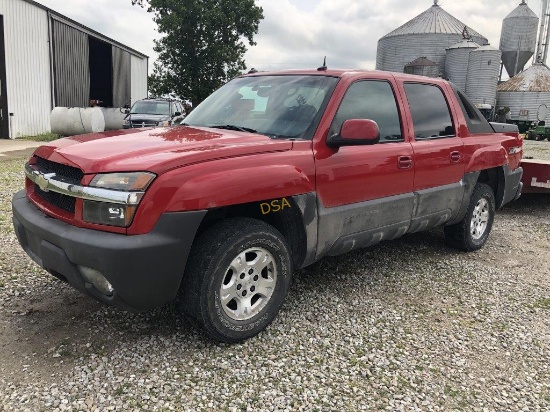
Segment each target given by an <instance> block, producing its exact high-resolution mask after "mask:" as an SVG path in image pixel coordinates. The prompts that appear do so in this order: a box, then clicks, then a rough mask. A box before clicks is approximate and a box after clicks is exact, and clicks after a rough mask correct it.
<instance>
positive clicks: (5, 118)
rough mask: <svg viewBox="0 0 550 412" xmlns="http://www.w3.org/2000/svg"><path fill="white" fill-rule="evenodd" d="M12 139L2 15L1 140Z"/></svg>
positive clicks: (0, 68) (0, 20) (0, 49)
mask: <svg viewBox="0 0 550 412" xmlns="http://www.w3.org/2000/svg"><path fill="white" fill-rule="evenodd" d="M9 137H10V124H9V113H8V95H7V88H6V50H5V47H4V16H2V15H0V138H4V139H8V138H9Z"/></svg>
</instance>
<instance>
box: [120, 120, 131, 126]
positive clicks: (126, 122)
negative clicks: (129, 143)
mask: <svg viewBox="0 0 550 412" xmlns="http://www.w3.org/2000/svg"><path fill="white" fill-rule="evenodd" d="M129 124H130V119H124V120H123V121H122V125H123V126H128V125H129Z"/></svg>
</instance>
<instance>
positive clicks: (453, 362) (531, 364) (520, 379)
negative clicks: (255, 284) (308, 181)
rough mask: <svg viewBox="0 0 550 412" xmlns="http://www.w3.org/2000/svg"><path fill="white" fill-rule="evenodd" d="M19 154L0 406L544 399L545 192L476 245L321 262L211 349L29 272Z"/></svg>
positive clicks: (186, 332) (459, 405) (192, 333)
mask: <svg viewBox="0 0 550 412" xmlns="http://www.w3.org/2000/svg"><path fill="white" fill-rule="evenodd" d="M547 145H549V146H550V143H547ZM23 163H24V160H23V155H21V157H18V156H13V157H11V158H8V159H3V160H0V184H1V187H2V191H1V192H0V233H1V238H0V239H1V240H0V245H1V247H0V410H5V411H27V410H28V411H42V410H43V411H109V410H115V411H133V410H136V411H141V410H147V411H180V410H185V411H187V410H189V411H200V410H204V411H211V410H217V411H222V410H224V411H225V410H229V411H249V410H250V411H264V410H265V411H274V410H280V411H283V410H291V411H315V410H318V411H328V410H331V411H358V410H392V411H443V410H444V411H448V410H457V411H463V410H476V411H493V410H498V411H521V410H524V411H545V410H549V409H550V366H549V365H550V316H549V315H550V283H549V280H550V257H549V248H548V244H549V241H550V196H535V195H531V196H524V197H522V198H521V199H520V200H519V201H517V202H515V203H514V204H512V205H510V206H508V207H506V208H505V209H504V210H502V211H500V212H499V213H498V215H497V217H496V219H495V226H494V228H493V232H492V234H491V237H490V240H489V242H488V244H487V246H486V247H485V248H484V249H483V250H481V251H478V252H475V253H469V254H467V253H461V252H457V251H454V250H452V249H448V248H446V247H445V246H444V244H443V233H442V230H440V229H437V230H432V231H429V232H425V233H419V234H414V235H409V236H405V237H403V238H401V239H399V240H396V241H392V242H386V243H382V244H380V245H378V246H376V247H371V248H368V249H364V250H360V251H356V252H353V253H349V254H347V255H344V256H341V257H337V258H326V259H323V260H322V261H321V262H318V263H317V264H315V265H313V266H311V267H309V268H306V269H304V270H301V271H299V272H298V273H296V274H295V277H294V283H293V286H292V288H291V291H290V294H289V296H288V299H287V301H286V304H285V306H284V307H283V309H282V311H281V313H280V314H279V316H278V318H277V319H276V320H275V322H274V323H273V324H272V325H271V326H270V327H269V328H268V330H266V331H265V332H263V333H262V334H260V335H259V336H258V337H256V338H253V339H251V340H249V341H247V342H246V343H244V344H239V345H223V344H216V343H213V342H211V341H210V340H208V339H207V338H205V337H203V336H202V335H201V334H200V333H198V332H197V331H196V330H194V329H193V328H192V327H191V326H190V325H189V324H188V323H186V322H185V321H184V320H181V319H180V317H179V316H178V314H177V312H176V310H175V308H174V307H173V306H167V307H164V308H161V309H158V310H154V311H151V312H147V313H143V314H132V313H126V312H123V311H121V310H118V309H114V308H109V307H105V306H102V305H101V304H99V303H97V302H95V301H93V300H91V299H89V298H87V297H84V296H81V295H80V294H79V293H78V292H75V291H73V290H72V289H71V288H69V287H67V286H65V285H64V284H62V283H61V282H59V281H57V280H55V279H54V278H53V277H51V276H49V275H48V274H46V273H45V272H43V271H42V270H40V269H39V268H37V267H36V265H34V264H33V263H32V262H31V261H30V259H29V258H27V256H26V255H25V254H24V253H23V252H22V251H21V250H20V248H19V246H18V244H17V240H16V238H15V236H14V234H13V230H12V228H11V221H10V220H11V213H10V199H11V196H12V194H13V193H14V192H15V191H17V190H19V188H21V187H22V186H23V177H22V173H21V168H22V166H23Z"/></svg>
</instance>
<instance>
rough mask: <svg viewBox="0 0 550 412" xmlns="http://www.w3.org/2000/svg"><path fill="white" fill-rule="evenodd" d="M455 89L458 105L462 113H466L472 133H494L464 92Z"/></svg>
mask: <svg viewBox="0 0 550 412" xmlns="http://www.w3.org/2000/svg"><path fill="white" fill-rule="evenodd" d="M453 89H454V91H455V93H456V96H457V97H458V103H459V105H460V108H461V109H462V113H464V117H465V118H466V123H467V124H468V130H470V133H493V132H494V131H493V128H492V127H491V125H490V124H489V122H488V121H487V119H485V117H484V116H483V115H482V114H481V112H480V111H479V110H478V108H477V107H475V106H474V105H473V104H472V103H471V102H470V101H469V100H468V98H467V97H466V95H465V94H464V93H463V92H461V91H460V90H458V89H457V88H454V87H453Z"/></svg>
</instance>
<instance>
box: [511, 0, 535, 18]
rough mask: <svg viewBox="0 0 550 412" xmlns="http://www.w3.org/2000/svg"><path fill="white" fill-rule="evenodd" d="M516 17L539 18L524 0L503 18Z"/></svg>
mask: <svg viewBox="0 0 550 412" xmlns="http://www.w3.org/2000/svg"><path fill="white" fill-rule="evenodd" d="M518 17H534V18H536V19H537V20H538V19H539V18H538V16H537V15H536V14H535V12H534V11H533V10H531V9H530V8H529V6H528V5H527V3H525V1H522V2H521V3H520V4H519V6H517V7H516V8H515V9H514V10H513V11H512V12H511V13H510V14H508V15H507V16H506V17H505V19H513V18H518Z"/></svg>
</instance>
